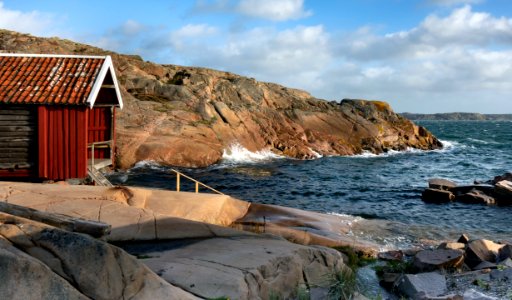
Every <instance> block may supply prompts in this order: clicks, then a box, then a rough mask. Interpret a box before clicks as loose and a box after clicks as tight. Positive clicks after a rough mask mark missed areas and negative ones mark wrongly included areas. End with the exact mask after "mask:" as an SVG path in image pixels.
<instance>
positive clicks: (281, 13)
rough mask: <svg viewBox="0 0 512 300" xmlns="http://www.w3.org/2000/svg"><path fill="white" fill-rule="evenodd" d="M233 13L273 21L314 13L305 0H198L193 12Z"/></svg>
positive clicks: (302, 16) (294, 18)
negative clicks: (305, 5) (305, 4)
mask: <svg viewBox="0 0 512 300" xmlns="http://www.w3.org/2000/svg"><path fill="white" fill-rule="evenodd" d="M219 12H221V13H231V14H239V15H241V16H243V17H252V18H259V19H264V20H271V21H287V20H296V19H301V18H305V17H308V16H310V15H312V12H311V11H309V10H305V8H304V0H236V1H235V0H214V1H207V0H198V1H196V3H195V5H194V8H193V9H192V13H219Z"/></svg>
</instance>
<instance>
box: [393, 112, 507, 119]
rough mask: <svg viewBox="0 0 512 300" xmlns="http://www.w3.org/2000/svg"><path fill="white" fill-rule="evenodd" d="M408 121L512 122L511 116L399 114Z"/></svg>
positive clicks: (457, 113) (454, 113)
mask: <svg viewBox="0 0 512 300" xmlns="http://www.w3.org/2000/svg"><path fill="white" fill-rule="evenodd" d="M400 115H401V116H403V117H405V118H407V119H409V120H438V121H512V114H480V113H463V112H453V113H437V114H416V113H408V112H405V113H400Z"/></svg>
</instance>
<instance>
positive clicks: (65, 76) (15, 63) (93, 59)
mask: <svg viewBox="0 0 512 300" xmlns="http://www.w3.org/2000/svg"><path fill="white" fill-rule="evenodd" d="M107 71H110V72H111V73H114V70H113V67H112V61H111V59H110V57H109V56H73V55H37V54H0V104H1V103H6V104H71V105H90V106H92V105H93V104H94V101H95V99H94V98H95V97H96V96H97V94H98V91H99V89H100V88H101V84H102V82H103V80H104V78H105V74H106V72H107ZM112 75H113V76H114V78H115V74H112ZM97 81H101V82H97ZM115 85H116V92H117V95H118V97H119V99H118V100H119V104H120V106H121V107H122V102H121V101H122V100H121V98H120V93H119V89H118V87H117V82H116V83H115Z"/></svg>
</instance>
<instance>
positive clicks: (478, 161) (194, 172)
mask: <svg viewBox="0 0 512 300" xmlns="http://www.w3.org/2000/svg"><path fill="white" fill-rule="evenodd" d="M417 123H419V124H420V125H422V126H425V127H426V128H427V129H429V130H430V131H431V132H432V133H433V134H434V135H436V136H437V137H438V138H439V139H440V140H441V141H442V142H443V145H444V148H443V149H440V150H434V151H419V150H414V149H408V150H407V151H403V152H395V151H392V152H389V153H386V154H382V155H374V154H371V153H363V154H360V155H355V156H333V157H320V158H318V159H314V160H295V159H286V158H283V157H279V156H277V155H275V154H273V153H271V152H270V151H262V152H258V153H251V152H249V151H247V150H246V149H244V148H243V147H241V146H240V145H236V144H235V145H234V146H233V147H231V148H230V149H226V151H225V153H224V160H223V161H222V162H221V163H219V164H217V165H214V166H211V167H208V168H204V169H180V170H181V171H183V172H184V173H186V174H188V175H191V176H192V177H194V178H196V179H198V180H199V181H201V182H204V183H206V184H208V185H210V186H212V187H213V188H215V189H217V190H220V191H222V192H223V193H225V194H229V195H232V196H234V197H237V198H240V199H243V200H247V201H251V202H255V203H266V204H276V205H284V206H289V207H295V208H300V209H305V210H311V211H318V212H324V213H333V214H345V215H346V214H348V215H353V216H354V220H357V218H364V219H375V220H382V221H386V222H385V223H382V222H381V223H379V222H376V224H377V225H375V229H374V230H373V231H374V239H375V240H379V239H381V240H382V242H386V239H388V240H387V241H388V242H389V240H390V239H391V240H393V242H395V243H397V244H400V243H405V244H407V243H409V242H411V241H412V240H414V239H421V238H433V239H445V238H454V237H456V235H458V234H460V233H462V232H466V233H470V234H471V235H472V236H473V237H486V238H492V239H495V240H496V239H512V207H498V206H486V205H475V204H463V203H449V204H427V203H424V202H423V201H421V192H422V191H423V189H424V188H425V187H426V186H427V181H428V179H429V178H433V177H442V178H447V179H450V180H453V181H455V182H456V183H458V184H472V183H473V181H474V180H489V179H492V178H493V177H494V176H496V175H501V174H503V173H505V172H511V171H512V123H511V122H500V121H422V122H417ZM110 179H111V180H112V181H113V183H115V184H126V185H135V186H144V187H154V188H164V189H171V190H174V189H175V187H176V180H175V175H174V174H173V173H172V172H170V171H169V169H168V168H167V167H162V166H158V165H156V164H154V163H151V162H143V163H139V164H138V165H136V166H135V167H134V168H132V169H131V170H129V171H127V172H117V173H113V174H112V175H111V176H110ZM183 183H184V184H186V183H185V182H183ZM183 183H182V184H183ZM187 188H188V189H189V190H190V191H193V190H194V187H193V185H192V184H190V186H189V187H187V186H183V187H182V190H184V189H185V190H186V189H187ZM378 224H387V225H386V230H387V231H385V232H384V231H383V232H379V229H382V228H380V227H383V226H382V225H378ZM390 233H391V234H392V235H390ZM364 234H366V235H367V234H368V232H364Z"/></svg>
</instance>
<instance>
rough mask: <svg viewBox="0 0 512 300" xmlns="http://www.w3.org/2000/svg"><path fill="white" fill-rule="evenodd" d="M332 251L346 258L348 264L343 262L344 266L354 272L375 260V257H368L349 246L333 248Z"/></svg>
mask: <svg viewBox="0 0 512 300" xmlns="http://www.w3.org/2000/svg"><path fill="white" fill-rule="evenodd" d="M334 249H336V250H338V251H339V252H341V253H343V254H345V255H346V256H347V257H348V262H345V264H346V265H347V266H348V267H349V268H351V269H352V270H354V271H356V270H357V269H358V268H360V267H364V266H367V265H368V264H370V263H373V262H375V261H376V260H377V259H376V258H375V257H370V256H368V255H366V254H365V253H363V252H358V251H356V250H354V248H352V247H349V246H339V247H334Z"/></svg>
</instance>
